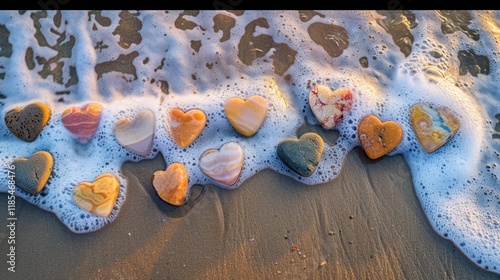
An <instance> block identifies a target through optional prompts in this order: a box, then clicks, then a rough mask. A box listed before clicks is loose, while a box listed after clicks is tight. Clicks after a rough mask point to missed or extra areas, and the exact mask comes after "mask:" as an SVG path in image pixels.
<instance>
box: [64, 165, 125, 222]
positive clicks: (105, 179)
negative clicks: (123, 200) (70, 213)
mask: <svg viewBox="0 0 500 280" xmlns="http://www.w3.org/2000/svg"><path fill="white" fill-rule="evenodd" d="M119 189H120V181H119V180H118V178H117V177H116V176H115V175H114V174H111V173H104V174H101V175H99V176H98V177H97V178H95V180H94V182H93V183H89V182H82V183H80V184H78V185H77V186H76V187H75V189H74V190H73V201H74V202H75V203H76V205H78V206H79V207H80V208H82V209H83V210H85V211H87V212H90V213H92V214H95V215H98V216H101V217H104V218H106V217H108V216H109V214H111V211H113V207H114V206H115V203H116V198H117V197H118V191H119Z"/></svg>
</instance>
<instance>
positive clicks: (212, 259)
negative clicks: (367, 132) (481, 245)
mask: <svg viewBox="0 0 500 280" xmlns="http://www.w3.org/2000/svg"><path fill="white" fill-rule="evenodd" d="M164 168H165V162H164V161H163V159H162V157H161V156H158V157H156V158H155V159H154V160H146V161H143V162H141V163H138V164H137V163H129V162H127V163H125V164H124V166H123V169H122V171H123V172H125V173H126V174H127V176H128V177H129V186H128V195H127V200H126V201H125V204H124V205H123V207H122V210H121V212H120V213H119V216H118V217H117V219H116V220H115V221H114V222H113V223H111V224H109V225H107V226H106V227H104V228H103V229H101V230H100V231H97V232H94V233H88V234H74V233H72V232H71V231H70V230H68V229H67V228H66V227H65V226H64V225H63V224H62V223H61V222H60V221H59V220H58V219H57V218H56V216H55V215H53V214H51V213H49V212H45V211H43V210H40V209H38V208H36V207H34V206H32V205H31V204H29V203H27V202H25V201H21V200H17V217H18V224H17V228H16V272H15V273H11V272H9V271H7V267H8V266H7V264H6V254H7V253H8V251H7V250H8V247H7V246H8V244H6V236H7V235H8V231H7V229H6V227H0V241H1V243H0V252H1V254H0V262H1V264H2V265H1V270H0V279H35V278H38V279H49V278H50V279H91V278H92V279H111V278H112V279H117V278H118V279H149V278H153V279H498V276H497V275H495V274H493V273H490V272H487V271H485V270H482V269H481V268H479V267H477V266H476V265H475V264H474V263H472V262H470V261H469V260H468V259H467V258H466V257H465V256H463V255H462V253H461V252H460V251H459V250H458V249H456V248H455V246H454V245H453V244H452V243H451V242H449V241H447V240H445V239H443V238H442V237H440V236H438V235H437V234H436V233H435V232H434V230H433V229H432V228H431V226H430V224H429V223H428V221H427V219H426V217H425V216H424V213H423V211H422V209H421V207H420V204H419V202H418V200H417V197H416V196H415V193H414V190H413V186H412V183H411V174H410V171H409V168H408V166H407V165H406V163H405V161H404V159H403V158H402V157H401V156H394V157H388V156H386V157H384V158H382V159H381V160H378V161H376V162H375V161H369V160H368V159H367V158H366V156H365V155H364V153H363V152H362V151H360V150H359V149H356V150H355V151H353V152H351V153H350V154H349V156H348V157H347V159H346V162H345V165H344V167H343V169H342V172H341V174H340V176H339V177H338V178H337V179H335V180H334V181H332V182H329V183H326V184H322V185H316V186H308V185H303V184H300V183H298V182H296V181H294V180H293V179H291V178H288V177H286V176H283V175H279V174H277V173H275V172H273V171H270V170H265V171H263V172H261V173H259V174H258V175H256V176H254V177H252V178H250V179H249V180H248V181H247V182H246V183H244V184H243V185H242V186H241V187H240V188H238V189H235V190H231V191H229V190H224V189H221V188H218V187H215V186H208V187H206V188H205V190H204V191H203V192H202V194H201V196H200V197H199V200H197V203H195V205H194V207H192V208H189V207H183V208H177V209H174V207H171V206H168V205H166V204H164V203H161V200H159V198H158V197H156V196H155V193H154V191H153V190H152V185H151V183H150V177H151V175H152V173H153V172H154V171H156V170H159V169H164ZM198 190H200V189H199V188H198ZM194 200H195V199H192V201H194ZM0 201H1V209H0V210H1V213H6V212H7V211H6V201H7V196H6V195H5V194H1V195H0ZM188 206H189V205H188ZM191 206H193V205H191ZM2 216H3V217H5V214H3V215H2ZM173 217H176V218H173ZM4 221H5V222H6V220H4ZM322 264H323V265H322Z"/></svg>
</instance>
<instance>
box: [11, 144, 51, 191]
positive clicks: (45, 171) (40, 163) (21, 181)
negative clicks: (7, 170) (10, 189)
mask: <svg viewBox="0 0 500 280" xmlns="http://www.w3.org/2000/svg"><path fill="white" fill-rule="evenodd" d="M12 164H13V165H14V171H15V180H14V181H15V184H16V186H18V187H20V188H21V189H23V190H25V191H27V192H29V193H31V194H38V193H40V192H41V191H42V189H43V188H44V187H45V184H47V181H48V180H49V177H50V173H51V172H52V166H53V165H54V159H53V158H52V155H51V154H50V153H49V152H46V151H39V152H36V153H34V154H33V155H31V156H30V157H29V158H18V159H16V160H14V161H13V162H12Z"/></svg>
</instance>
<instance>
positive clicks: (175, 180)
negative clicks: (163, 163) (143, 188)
mask: <svg viewBox="0 0 500 280" xmlns="http://www.w3.org/2000/svg"><path fill="white" fill-rule="evenodd" d="M152 181H153V187H154V188H155V190H156V192H157V193H158V195H159V196H160V198H161V199H163V200H164V201H165V202H168V203H170V204H172V205H175V206H179V205H182V204H183V203H184V200H185V199H186V193H187V186H188V174H187V170H186V167H184V165H183V164H181V163H178V162H175V163H172V164H171V165H169V166H168V167H167V169H166V170H165V171H162V170H158V171H156V172H155V173H154V174H153V179H152Z"/></svg>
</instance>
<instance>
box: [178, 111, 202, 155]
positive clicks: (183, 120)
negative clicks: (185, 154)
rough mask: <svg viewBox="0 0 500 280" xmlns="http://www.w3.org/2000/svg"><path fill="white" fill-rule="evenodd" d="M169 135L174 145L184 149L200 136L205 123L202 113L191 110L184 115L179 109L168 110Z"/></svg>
mask: <svg viewBox="0 0 500 280" xmlns="http://www.w3.org/2000/svg"><path fill="white" fill-rule="evenodd" d="M169 116H170V135H171V136H172V139H173V140H174V142H175V144H177V146H179V147H181V148H186V147H187V146H189V145H190V144H191V143H193V141H194V140H195V139H196V138H197V137H198V136H199V135H200V133H201V131H202V130H203V128H204V127H205V124H206V123H207V117H206V116H205V113H203V111H201V110H198V109H192V110H189V111H187V112H186V113H184V112H183V111H182V110H180V109H172V110H170V114H169Z"/></svg>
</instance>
